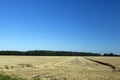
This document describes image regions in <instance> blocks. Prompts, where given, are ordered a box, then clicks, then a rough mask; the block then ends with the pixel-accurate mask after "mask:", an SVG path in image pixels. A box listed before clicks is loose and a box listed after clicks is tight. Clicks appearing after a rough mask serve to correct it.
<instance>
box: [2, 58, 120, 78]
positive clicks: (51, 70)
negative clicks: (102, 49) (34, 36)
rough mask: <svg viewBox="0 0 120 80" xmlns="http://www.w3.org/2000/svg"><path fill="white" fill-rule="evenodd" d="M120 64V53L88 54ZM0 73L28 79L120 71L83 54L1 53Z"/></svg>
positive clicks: (108, 74) (111, 75) (112, 74)
mask: <svg viewBox="0 0 120 80" xmlns="http://www.w3.org/2000/svg"><path fill="white" fill-rule="evenodd" d="M87 58H90V59H94V60H99V61H103V62H104V61H105V62H109V63H110V64H113V65H115V66H118V67H119V66H120V63H119V61H120V58H119V57H117V58H116V57H110V58H109V57H104V59H103V58H101V57H87ZM0 73H4V74H7V75H10V76H12V77H21V78H27V79H28V80H120V76H119V75H120V72H119V71H117V72H115V71H113V69H112V68H111V67H109V66H106V65H102V64H99V63H97V62H93V61H90V60H88V59H86V57H65V56H62V57H58V56H0Z"/></svg>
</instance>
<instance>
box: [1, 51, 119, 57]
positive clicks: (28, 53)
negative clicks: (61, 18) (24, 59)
mask: <svg viewBox="0 0 120 80" xmlns="http://www.w3.org/2000/svg"><path fill="white" fill-rule="evenodd" d="M0 55H18V56H120V55H116V54H113V53H107V54H106V53H105V54H103V55H101V54H99V53H92V52H72V51H48V50H32V51H0Z"/></svg>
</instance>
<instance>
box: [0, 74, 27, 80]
mask: <svg viewBox="0 0 120 80" xmlns="http://www.w3.org/2000/svg"><path fill="white" fill-rule="evenodd" d="M0 80H26V79H22V78H12V77H10V76H7V75H3V74H0Z"/></svg>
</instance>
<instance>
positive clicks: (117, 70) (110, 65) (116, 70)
mask: <svg viewBox="0 0 120 80" xmlns="http://www.w3.org/2000/svg"><path fill="white" fill-rule="evenodd" d="M85 59H87V60H89V61H92V62H96V63H99V64H101V65H104V66H108V67H110V68H112V69H113V71H115V72H120V69H119V68H117V67H116V66H114V65H112V64H110V63H105V62H102V61H98V60H93V59H90V58H85Z"/></svg>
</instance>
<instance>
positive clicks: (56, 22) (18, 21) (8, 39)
mask: <svg viewBox="0 0 120 80" xmlns="http://www.w3.org/2000/svg"><path fill="white" fill-rule="evenodd" d="M42 49H43V50H65V51H66V50H67V51H82V52H98V53H105V52H114V53H120V0H0V50H42Z"/></svg>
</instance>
